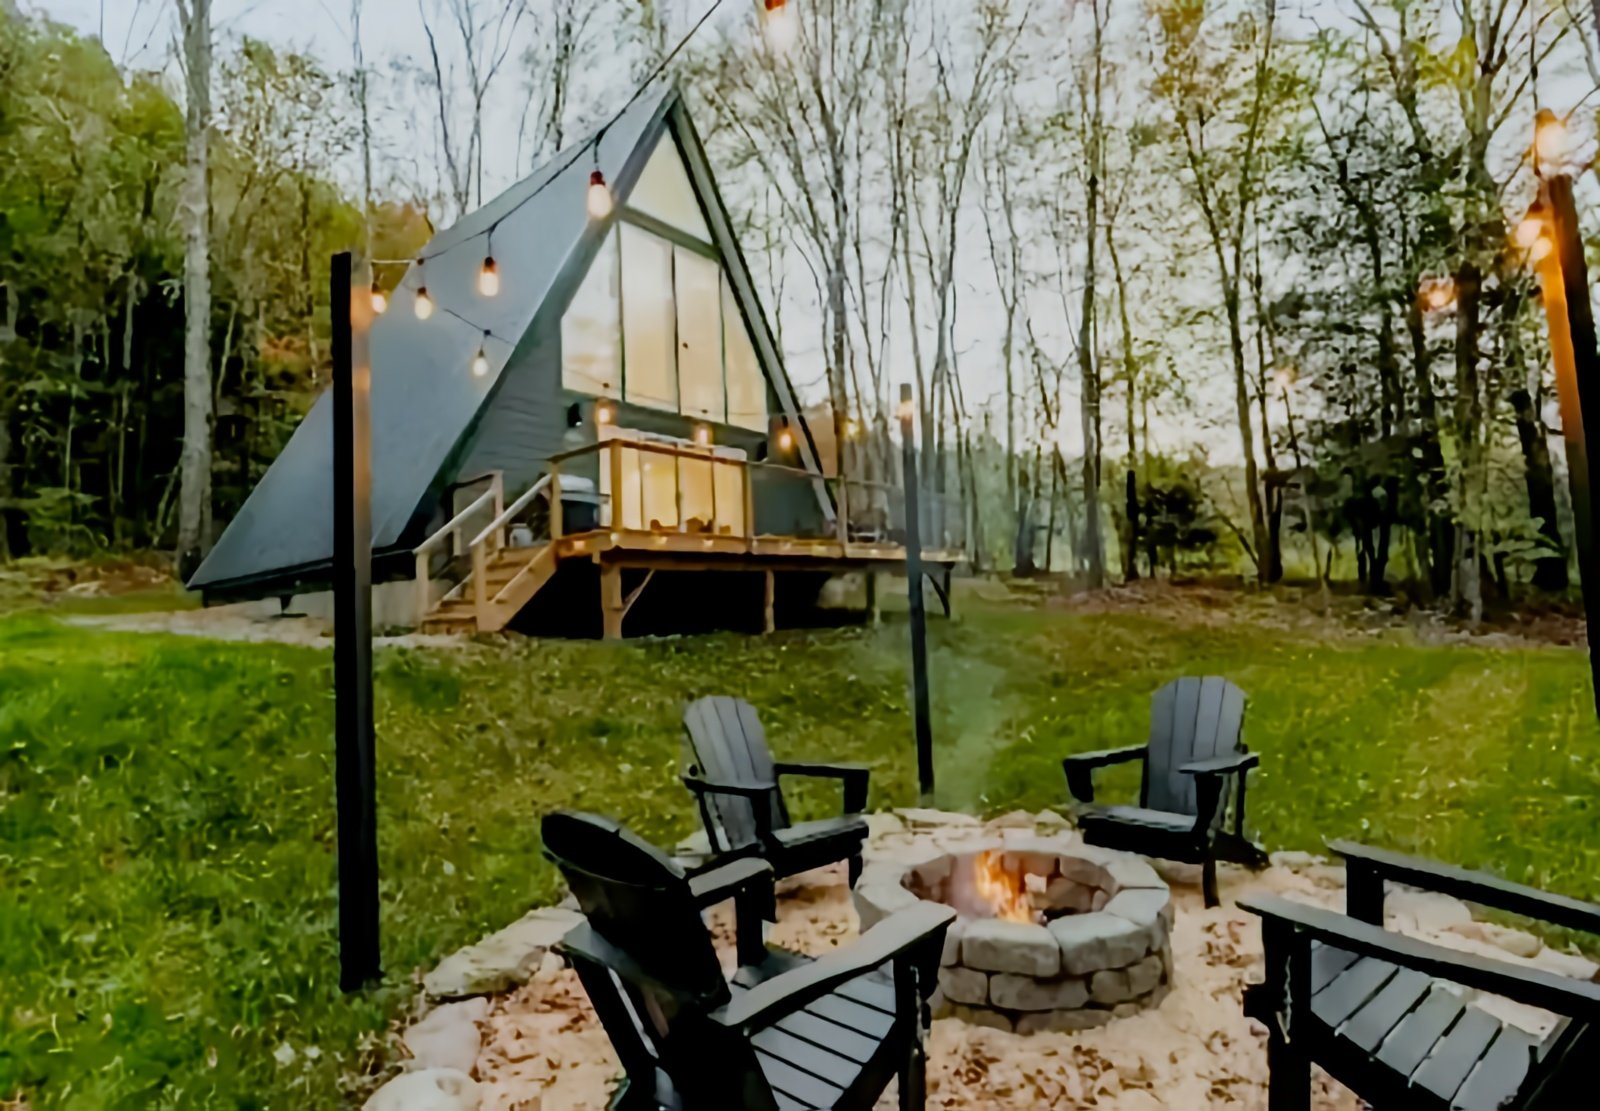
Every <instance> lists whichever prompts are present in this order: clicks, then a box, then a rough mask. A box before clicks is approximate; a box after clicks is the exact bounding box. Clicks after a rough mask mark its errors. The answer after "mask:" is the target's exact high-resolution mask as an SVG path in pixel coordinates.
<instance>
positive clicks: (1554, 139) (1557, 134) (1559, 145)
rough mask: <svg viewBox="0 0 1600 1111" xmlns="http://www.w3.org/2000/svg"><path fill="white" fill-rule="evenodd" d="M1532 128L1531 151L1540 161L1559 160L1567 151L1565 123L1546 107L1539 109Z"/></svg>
mask: <svg viewBox="0 0 1600 1111" xmlns="http://www.w3.org/2000/svg"><path fill="white" fill-rule="evenodd" d="M1535 119H1536V120H1537V122H1536V123H1535V124H1534V128H1533V152H1534V154H1535V155H1537V156H1538V159H1539V161H1540V162H1559V161H1561V159H1562V158H1563V157H1564V156H1565V155H1566V153H1567V123H1566V121H1565V120H1563V119H1562V118H1561V117H1560V116H1558V115H1556V114H1555V113H1554V112H1552V111H1550V109H1548V108H1541V109H1539V114H1538V116H1536V117H1535Z"/></svg>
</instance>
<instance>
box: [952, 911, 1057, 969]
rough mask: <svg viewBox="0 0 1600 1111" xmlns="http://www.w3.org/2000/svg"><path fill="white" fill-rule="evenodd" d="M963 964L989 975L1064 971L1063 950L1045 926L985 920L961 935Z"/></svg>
mask: <svg viewBox="0 0 1600 1111" xmlns="http://www.w3.org/2000/svg"><path fill="white" fill-rule="evenodd" d="M961 963H962V964H964V965H967V966H968V967H970V968H981V969H983V970H984V971H987V972H1017V973H1021V974H1022V975H1024V976H1054V975H1055V974H1056V973H1058V972H1060V971H1061V947H1060V946H1059V945H1058V944H1057V943H1056V939H1055V938H1054V937H1052V936H1051V933H1050V931H1049V930H1047V929H1045V927H1043V926H1035V925H1033V924H1032V923H1029V922H1006V921H1002V920H1001V919H998V918H985V919H982V920H980V921H976V922H973V923H972V924H971V925H970V926H968V927H967V929H966V932H965V933H964V934H962V936H961Z"/></svg>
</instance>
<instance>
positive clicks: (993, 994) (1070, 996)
mask: <svg viewBox="0 0 1600 1111" xmlns="http://www.w3.org/2000/svg"><path fill="white" fill-rule="evenodd" d="M1088 1001H1089V987H1088V985H1087V984H1085V983H1084V982H1083V981H1082V980H1078V979H1069V980H1035V979H1033V978H1032V977H1030V976H1016V975H1013V974H1011V973H1009V972H999V973H996V974H995V975H994V976H992V977H990V979H989V1002H991V1003H993V1004H994V1005H995V1006H996V1007H1004V1008H1006V1009H1007V1010H1010V1011H1054V1010H1073V1009H1075V1008H1077V1007H1081V1006H1083V1005H1084V1004H1085V1003H1087V1002H1088Z"/></svg>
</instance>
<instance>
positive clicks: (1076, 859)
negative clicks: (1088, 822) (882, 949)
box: [855, 834, 1173, 1034]
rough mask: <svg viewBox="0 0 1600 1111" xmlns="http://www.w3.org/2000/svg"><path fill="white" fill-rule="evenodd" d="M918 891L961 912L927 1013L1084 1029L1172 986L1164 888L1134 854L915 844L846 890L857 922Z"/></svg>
mask: <svg viewBox="0 0 1600 1111" xmlns="http://www.w3.org/2000/svg"><path fill="white" fill-rule="evenodd" d="M921 899H928V900H932V901H934V902H939V903H944V904H946V905H949V906H953V907H955V908H956V910H957V911H958V912H960V915H961V916H960V917H959V918H958V919H957V920H956V921H955V923H954V924H952V925H951V927H950V932H949V934H948V936H947V939H946V941H945V948H944V957H943V960H942V961H941V964H942V967H941V968H940V970H939V991H938V992H937V993H935V995H934V999H933V1004H934V1015H935V1017H942V1016H954V1017H957V1018H960V1019H963V1020H965V1021H967V1022H971V1023H976V1024H978V1025H983V1026H992V1027H997V1028H999V1029H1002V1030H1014V1031H1016V1032H1017V1033H1022V1034H1027V1033H1032V1032H1034V1031H1039V1030H1058V1031H1074V1030H1086V1029H1089V1028H1091V1027H1095V1026H1100V1025H1103V1024H1105V1023H1107V1022H1109V1021H1111V1019H1113V1018H1120V1017H1122V1016H1124V1015H1131V1014H1134V1013H1137V1012H1138V1011H1140V1010H1143V1009H1144V1008H1146V1007H1152V1006H1155V1005H1157V1004H1159V1003H1160V1002H1161V1000H1162V999H1164V998H1165V997H1166V994H1167V991H1168V988H1169V985H1170V984H1171V982H1172V947H1171V943H1170V940H1169V935H1170V931H1171V928H1172V919H1173V909H1172V902H1171V897H1170V893H1169V892H1168V890H1167V885H1166V884H1165V883H1164V882H1163V881H1162V879H1161V877H1160V876H1158V875H1157V874H1156V872H1155V870H1154V869H1153V868H1151V867H1150V866H1149V865H1148V864H1146V863H1145V862H1144V861H1142V860H1140V859H1138V858H1137V857H1132V856H1128V855H1125V854H1122V853H1115V852H1109V851H1107V850H1104V849H1098V848H1094V847H1092V846H1088V845H1083V844H1080V843H1076V842H1074V841H1073V840H1072V839H1071V838H1070V836H1069V835H1066V834H1063V835H1060V836H1056V837H1032V838H1028V839H1019V838H1014V837H1007V838H1005V839H1003V840H1001V839H995V840H985V841H973V842H967V843H959V844H948V845H944V846H939V847H932V846H928V847H920V848H918V849H917V850H914V851H912V852H910V853H902V854H899V855H898V856H896V857H894V858H882V859H878V860H874V861H872V862H870V863H869V864H868V865H867V868H866V870H865V872H863V874H862V877H861V881H860V883H859V884H858V885H857V887H856V891H855V904H856V912H857V915H858V916H859V917H860V919H861V928H862V929H863V930H865V929H867V928H869V927H870V926H872V925H873V924H874V923H876V922H877V921H878V920H880V919H881V918H884V917H885V916H887V915H889V914H891V913H893V912H894V911H896V910H899V909H901V908H903V907H906V906H910V905H913V904H914V903H916V902H917V901H918V900H921ZM1001 914H1005V915H1009V916H1010V918H1009V919H1008V918H1005V917H999V916H998V915H1001ZM1018 919H1020V920H1018Z"/></svg>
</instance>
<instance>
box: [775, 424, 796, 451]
mask: <svg viewBox="0 0 1600 1111" xmlns="http://www.w3.org/2000/svg"><path fill="white" fill-rule="evenodd" d="M792 447H794V433H793V432H790V431H789V426H788V425H787V424H785V425H784V426H783V427H782V428H781V429H779V430H778V450H779V451H788V450H789V449H790V448H792Z"/></svg>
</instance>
